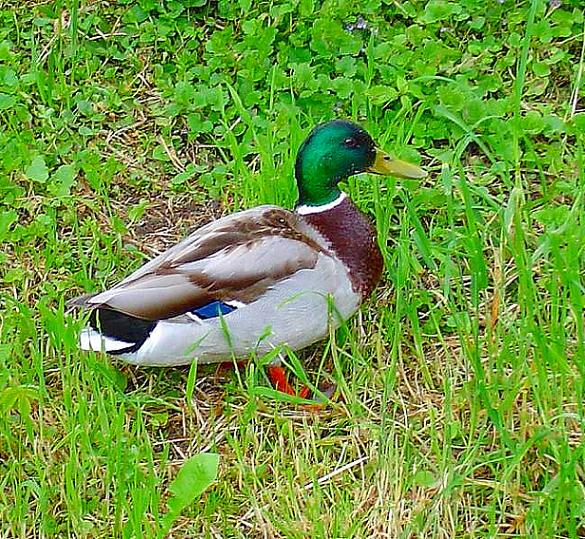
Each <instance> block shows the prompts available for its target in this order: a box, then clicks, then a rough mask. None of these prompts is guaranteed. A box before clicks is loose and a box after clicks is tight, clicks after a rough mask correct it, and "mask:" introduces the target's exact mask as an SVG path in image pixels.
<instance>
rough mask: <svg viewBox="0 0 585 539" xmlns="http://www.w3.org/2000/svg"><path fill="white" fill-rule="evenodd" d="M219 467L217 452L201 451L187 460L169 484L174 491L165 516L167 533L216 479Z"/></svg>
mask: <svg viewBox="0 0 585 539" xmlns="http://www.w3.org/2000/svg"><path fill="white" fill-rule="evenodd" d="M218 467H219V455H218V454H217V453H199V454H198V455H195V456H194V457H191V458H190V459H189V460H188V461H186V462H185V463H184V464H183V466H182V467H181V469H180V470H179V473H178V474H177V476H176V477H175V479H174V480H173V482H172V483H171V484H170V485H169V491H170V492H171V493H172V496H171V498H170V499H169V501H168V502H167V505H168V508H169V510H168V512H167V514H166V515H165V516H164V518H163V530H162V531H163V532H164V533H166V532H167V531H168V530H169V529H170V527H171V525H172V523H173V522H174V521H175V519H176V518H177V517H178V516H179V515H180V514H181V512H182V511H183V510H184V509H185V508H186V507H187V506H189V505H191V504H192V503H193V502H194V501H195V499H196V498H198V497H199V496H201V494H203V492H204V491H205V490H206V489H207V488H208V487H209V486H210V485H211V483H213V481H215V479H216V477H217V471H218Z"/></svg>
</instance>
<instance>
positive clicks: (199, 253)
mask: <svg viewBox="0 0 585 539" xmlns="http://www.w3.org/2000/svg"><path fill="white" fill-rule="evenodd" d="M362 172H370V173H374V174H383V175H394V176H398V177H403V178H423V177H424V176H426V173H425V172H424V171H423V170H422V169H421V168H419V167H418V166H415V165H412V164H409V163H406V162H404V161H399V160H397V159H392V158H391V157H390V156H389V155H387V154H386V153H384V152H383V151H382V150H380V149H378V148H377V147H376V145H375V144H374V141H373V140H372V137H371V136H370V135H369V134H368V133H367V132H366V131H365V130H364V129H362V128H361V127H359V126H358V125H355V124H353V123H351V122H348V121H344V120H334V121H330V122H327V123H324V124H321V125H319V126H317V127H315V128H314V129H313V131H312V132H311V133H310V134H309V136H308V137H307V139H306V140H305V141H304V142H303V143H302V145H301V147H300V148H299V151H298V157H297V160H296V164H295V176H296V182H297V187H298V193H299V198H298V202H297V204H296V206H295V209H294V210H293V211H291V210H287V209H284V208H281V207H278V206H272V205H265V206H259V207H256V208H252V209H249V210H245V211H240V212H238V213H234V214H231V215H228V216H225V217H222V218H220V219H218V220H216V221H214V222H212V223H209V224H207V225H205V226H203V227H201V228H199V229H198V230H196V231H195V232H193V233H192V234H191V235H190V236H188V237H187V238H186V239H184V240H183V241H181V242H180V243H178V244H177V245H175V246H174V247H172V248H170V249H169V250H167V251H166V252H164V253H162V254H161V255H159V256H157V257H156V258H154V259H153V260H151V261H150V262H148V263H146V264H145V265H144V266H142V267H141V268H140V269H138V270H137V271H135V272H134V273H132V274H131V275H129V276H128V277H126V278H125V279H124V280H123V281H121V282H120V283H119V284H117V285H115V286H114V287H112V288H111V289H109V290H106V291H105V292H100V293H97V294H93V295H87V296H83V297H81V298H78V299H77V300H74V303H75V304H76V305H77V306H82V307H84V308H86V309H89V310H90V311H91V312H90V315H89V321H88V325H87V326H86V327H85V329H83V330H82V332H81V335H80V347H81V348H82V349H84V350H94V351H104V352H107V353H108V354H112V355H115V356H118V357H120V358H121V359H123V360H124V361H127V362H129V363H133V364H135V365H147V366H171V365H184V364H189V363H191V362H193V361H197V362H199V363H214V362H224V361H229V360H230V359H233V358H234V357H235V358H246V357H249V356H250V354H252V353H254V354H257V355H262V354H265V353H267V352H269V351H271V350H272V349H274V348H275V347H279V346H280V345H286V346H287V347H289V348H290V349H292V350H298V349H301V348H305V347H306V346H309V345H310V344H312V343H314V342H316V341H319V340H321V339H323V338H324V337H326V336H327V335H328V332H329V327H330V324H332V325H333V326H339V324H341V323H342V322H343V321H344V320H347V319H348V318H349V317H351V315H353V314H354V313H355V312H356V310H357V309H358V307H359V306H360V304H361V303H362V302H363V301H364V299H365V298H366V297H368V295H369V294H370V293H371V292H372V290H373V288H374V287H375V285H376V283H377V282H378V281H379V279H380V276H381V273H382V269H383V261H382V255H381V253H380V250H379V248H378V245H377V242H376V234H375V230H374V228H373V227H372V225H371V224H370V222H369V220H368V218H367V217H366V216H365V215H364V214H363V213H362V212H361V211H360V210H358V208H357V207H356V206H355V205H354V204H353V203H352V201H351V200H350V199H349V198H348V196H347V195H346V194H345V193H343V192H341V191H340V189H339V186H338V184H339V183H340V182H342V181H344V180H345V179H347V178H348V177H349V176H352V175H355V174H360V173H362ZM279 369H280V367H278V366H277V365H275V366H274V368H273V369H271V370H270V371H269V375H270V376H271V378H272V379H273V381H275V383H276V385H277V388H278V389H281V390H285V391H287V392H291V391H290V386H288V384H287V383H286V381H285V379H284V375H283V372H282V371H281V370H279Z"/></svg>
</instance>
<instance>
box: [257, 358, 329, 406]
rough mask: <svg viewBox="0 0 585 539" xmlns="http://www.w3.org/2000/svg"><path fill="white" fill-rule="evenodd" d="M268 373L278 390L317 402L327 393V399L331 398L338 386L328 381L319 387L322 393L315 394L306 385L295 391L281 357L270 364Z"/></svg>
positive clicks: (321, 400)
mask: <svg viewBox="0 0 585 539" xmlns="http://www.w3.org/2000/svg"><path fill="white" fill-rule="evenodd" d="M267 374H268V378H269V380H270V381H271V382H272V385H273V386H274V388H275V389H276V390H277V391H280V392H282V393H285V394H287V395H292V396H295V397H300V398H301V399H309V400H314V401H316V402H319V403H321V402H323V400H324V399H323V398H322V395H325V397H326V398H327V399H330V398H331V397H332V396H333V394H334V393H335V389H336V386H335V384H332V383H326V384H324V385H321V386H320V387H319V392H320V393H321V394H322V395H313V394H312V391H311V389H310V388H309V387H307V386H306V385H303V386H302V387H301V388H300V389H299V391H295V390H294V388H293V387H292V386H291V385H290V384H289V382H288V380H287V371H286V369H285V368H284V367H283V366H282V360H281V359H280V358H279V359H277V360H276V361H275V362H273V363H271V364H270V365H268V369H267Z"/></svg>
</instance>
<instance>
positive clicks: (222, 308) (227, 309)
mask: <svg viewBox="0 0 585 539" xmlns="http://www.w3.org/2000/svg"><path fill="white" fill-rule="evenodd" d="M235 310H236V308H235V307H232V306H231V305H228V304H227V303H223V302H222V301H218V300H216V301H212V302H211V303H208V304H207V305H203V307H199V308H197V309H193V310H192V311H191V312H192V313H193V314H195V315H197V316H198V317H199V318H203V319H204V320H205V319H207V318H216V317H218V316H220V315H222V314H229V313H231V312H232V311H235Z"/></svg>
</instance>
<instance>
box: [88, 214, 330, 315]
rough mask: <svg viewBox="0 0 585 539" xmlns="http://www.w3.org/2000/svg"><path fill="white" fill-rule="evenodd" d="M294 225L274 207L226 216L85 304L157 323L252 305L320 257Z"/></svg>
mask: <svg viewBox="0 0 585 539" xmlns="http://www.w3.org/2000/svg"><path fill="white" fill-rule="evenodd" d="M297 220H298V216H297V215H296V214H294V213H292V212H290V211H287V210H284V209H282V208H279V207H276V206H260V207H258V208H254V209H252V210H247V211H243V212H240V213H236V214H232V215H229V216H227V217H224V218H222V219H219V220H218V221H215V222H213V223H210V224H209V225H206V226H204V227H202V228H200V229H199V230H197V231H195V232H194V233H193V234H192V235H190V236H189V237H188V238H186V239H185V240H183V241H182V242H181V243H179V244H177V245H176V246H175V247H172V248H171V249H169V250H168V251H166V252H164V253H162V254H161V255H159V256H158V257H156V258H155V259H153V260H151V261H150V262H148V263H147V264H145V265H144V266H142V267H141V268H140V269H138V270H137V271H136V272H134V273H133V274H131V275H130V276H128V277H127V278H126V279H124V280H123V281H122V282H120V283H119V284H118V285H116V286H115V287H113V288H112V289H110V290H107V291H105V292H102V293H100V294H97V295H95V296H92V297H89V298H87V299H85V300H84V304H85V305H86V306H88V307H98V308H106V309H111V310H114V311H119V312H121V313H124V314H126V315H129V316H132V317H136V318H140V319H143V320H162V319H166V318H172V317H175V316H179V315H181V314H184V313H187V312H194V311H197V309H200V308H202V307H205V306H206V305H209V304H211V303H213V302H215V301H217V302H221V303H226V302H241V303H250V302H252V301H254V299H256V298H257V297H258V296H259V295H261V294H262V293H263V292H264V291H266V290H267V289H268V288H269V287H271V286H274V285H275V284H276V283H277V282H278V281H280V280H283V279H286V278H287V277H289V276H291V275H293V274H294V273H296V272H298V271H301V270H303V269H311V268H313V267H315V264H316V263H317V258H318V255H319V252H320V251H321V250H322V249H321V247H320V246H319V245H318V244H317V243H315V242H314V241H313V240H312V239H310V238H308V237H307V236H306V235H304V234H303V233H301V232H300V231H299V228H298V226H297V223H298V221H297Z"/></svg>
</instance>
